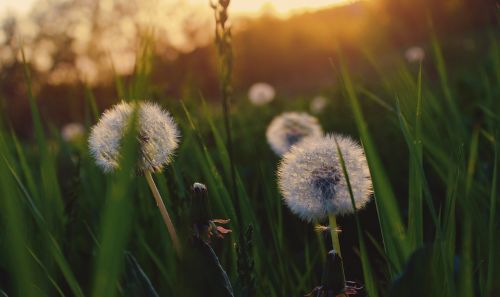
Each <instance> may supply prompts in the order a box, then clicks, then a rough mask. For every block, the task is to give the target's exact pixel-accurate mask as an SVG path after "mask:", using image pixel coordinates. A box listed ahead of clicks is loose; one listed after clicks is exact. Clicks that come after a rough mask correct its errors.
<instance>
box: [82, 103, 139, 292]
mask: <svg viewBox="0 0 500 297" xmlns="http://www.w3.org/2000/svg"><path fill="white" fill-rule="evenodd" d="M136 124H137V109H136V110H135V111H134V113H133V115H132V117H131V119H130V122H129V126H128V127H129V128H128V129H127V131H126V133H125V135H124V139H123V146H122V149H121V152H120V154H121V161H120V168H119V169H118V170H117V172H116V173H115V174H114V176H113V180H112V183H111V185H110V186H109V189H108V192H107V194H106V203H105V206H104V210H103V212H102V219H101V232H100V243H101V246H100V248H99V251H98V254H97V258H96V263H95V273H94V286H93V289H92V296H94V297H100V296H102V297H113V296H116V294H117V292H116V284H117V282H118V280H119V277H120V275H121V272H122V269H123V264H124V263H123V262H124V254H123V252H124V249H125V245H126V243H127V239H128V234H129V231H130V227H131V220H130V217H131V215H132V193H133V189H134V180H133V175H132V173H134V172H136V162H137V156H138V153H137V152H138V143H137V140H136V133H137V132H136Z"/></svg>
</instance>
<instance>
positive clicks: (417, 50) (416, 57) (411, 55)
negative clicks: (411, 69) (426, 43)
mask: <svg viewBox="0 0 500 297" xmlns="http://www.w3.org/2000/svg"><path fill="white" fill-rule="evenodd" d="M405 58H406V60H407V61H408V62H410V63H415V62H421V61H423V60H424V58H425V51H424V49H423V48H421V47H419V46H412V47H410V48H408V49H407V50H406V52H405Z"/></svg>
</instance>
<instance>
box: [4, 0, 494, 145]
mask: <svg viewBox="0 0 500 297" xmlns="http://www.w3.org/2000/svg"><path fill="white" fill-rule="evenodd" d="M498 7H499V6H498V1H496V0H482V1H477V0H443V1H432V0H419V1H416V0H404V1H401V0H367V1H352V0H332V1H327V0H308V1H299V0H294V1H287V0H279V1H265V0H259V1H245V0H232V1H231V4H230V22H231V25H232V30H233V39H234V40H233V43H234V54H235V58H234V90H235V93H236V94H238V93H244V92H246V90H247V88H248V87H249V86H250V85H252V84H253V83H255V82H258V81H265V82H268V83H270V84H272V85H274V86H275V87H276V89H277V93H278V95H279V96H282V97H284V98H286V97H287V96H288V97H291V96H297V95H301V94H304V95H309V94H312V93H313V92H316V93H317V91H318V90H320V91H322V90H327V89H329V88H331V86H332V82H333V80H334V75H335V74H334V71H332V67H331V63H330V59H332V58H334V57H335V49H336V46H337V45H341V46H342V48H343V49H344V51H345V55H346V56H347V58H348V59H349V60H350V63H351V66H352V70H353V71H354V72H356V73H359V74H361V75H364V76H365V77H369V76H370V75H376V74H374V73H366V72H364V71H367V70H366V69H364V68H366V67H364V66H363V65H366V62H365V61H361V57H362V55H363V54H364V53H365V52H370V53H371V56H372V57H374V58H375V59H376V60H377V63H379V64H380V65H387V67H390V65H391V63H395V60H398V59H404V58H405V51H407V50H408V49H410V48H412V47H418V48H421V49H422V50H424V51H425V50H426V47H428V45H427V44H426V40H429V32H431V30H430V29H431V28H432V31H433V32H436V33H437V34H438V36H442V37H444V36H446V38H442V39H443V40H442V43H443V47H444V50H445V52H446V56H447V59H448V61H449V66H450V67H452V68H453V69H459V68H460V67H464V68H466V69H468V68H467V64H468V63H474V58H472V57H474V56H479V57H480V56H482V55H483V54H484V51H485V49H484V46H483V43H484V42H485V39H486V38H485V37H486V31H487V30H485V28H488V30H495V29H494V28H495V27H496V26H495V25H496V23H497V18H498V11H499V8H498ZM214 26H215V25H214V20H213V11H212V9H211V8H210V6H209V2H208V1H203V0H184V1H182V0H179V1H176V0H130V1H129V0H73V1H68V0H21V1H10V0H0V96H1V97H4V98H5V99H6V100H1V101H0V102H5V103H4V105H5V106H3V107H2V108H4V109H6V111H7V113H3V114H9V116H10V121H11V122H12V124H13V126H14V127H15V129H16V131H17V132H18V133H19V134H20V135H22V136H29V133H30V132H29V131H30V127H31V123H30V122H29V121H28V120H27V119H26V118H25V115H26V114H27V112H28V101H27V100H24V98H26V96H27V94H26V88H25V87H24V81H23V76H22V63H21V61H22V59H21V52H20V49H21V48H23V49H24V52H25V56H26V60H27V61H28V63H29V66H30V68H31V71H32V79H33V88H34V91H35V93H36V96H37V98H38V99H39V102H40V103H41V104H40V106H41V108H42V113H43V114H44V116H46V117H50V118H51V121H52V122H53V123H54V124H56V125H61V124H64V123H66V122H69V121H78V120H79V119H80V120H81V119H82V117H83V114H82V110H83V109H82V106H83V105H84V103H83V102H84V98H83V97H84V94H85V92H83V90H84V89H85V88H86V87H88V88H90V89H91V90H92V91H93V93H94V94H95V96H96V98H97V103H98V105H100V106H101V107H105V106H108V105H109V104H110V103H111V102H114V101H115V98H116V97H117V96H118V94H116V92H115V90H116V88H115V79H114V78H116V77H121V78H123V79H124V80H127V78H129V77H130V76H131V75H132V73H133V72H134V69H135V67H136V66H137V65H136V60H137V55H138V54H139V52H140V49H141V44H143V43H144V36H149V38H152V39H153V40H154V43H152V44H154V45H152V48H151V55H152V56H153V57H152V60H153V61H154V63H153V64H154V65H152V67H151V70H150V72H151V73H150V79H151V81H152V82H153V83H154V84H155V89H154V90H152V94H151V95H152V96H154V97H165V96H167V97H170V98H172V100H179V99H180V98H182V97H183V96H184V95H185V92H186V86H189V89H190V90H195V92H200V93H201V94H203V95H204V96H205V97H206V98H207V99H208V100H214V99H216V97H217V95H218V83H217V72H216V63H215V48H214V46H213V38H214V34H213V30H214ZM450 48H451V50H450ZM448 51H451V53H448ZM409 54H410V58H411V53H409ZM414 55H415V53H414ZM417 55H418V53H417ZM406 58H408V57H406ZM424 66H425V65H424ZM457 71H458V70H457ZM450 72H451V73H453V72H454V71H450ZM152 99H154V98H152Z"/></svg>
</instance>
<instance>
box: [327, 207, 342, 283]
mask: <svg viewBox="0 0 500 297" xmlns="http://www.w3.org/2000/svg"><path fill="white" fill-rule="evenodd" d="M328 221H329V223H330V235H331V237H332V245H333V248H334V249H335V252H337V254H338V255H339V257H340V268H341V269H342V276H343V277H344V280H345V279H346V278H345V272H344V261H343V260H342V252H341V251H340V241H339V234H338V228H337V218H336V217H335V215H333V214H329V215H328Z"/></svg>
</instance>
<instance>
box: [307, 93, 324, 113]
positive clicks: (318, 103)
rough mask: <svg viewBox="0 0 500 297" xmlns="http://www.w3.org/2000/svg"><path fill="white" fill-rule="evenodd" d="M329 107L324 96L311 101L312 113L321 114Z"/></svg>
mask: <svg viewBox="0 0 500 297" xmlns="http://www.w3.org/2000/svg"><path fill="white" fill-rule="evenodd" d="M327 105H328V99H326V98H325V97H323V96H317V97H315V98H314V99H313V100H312V101H311V104H310V106H309V108H310V109H311V112H312V113H314V114H319V113H321V112H322V111H323V110H324V109H325V107H326V106H327Z"/></svg>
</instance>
